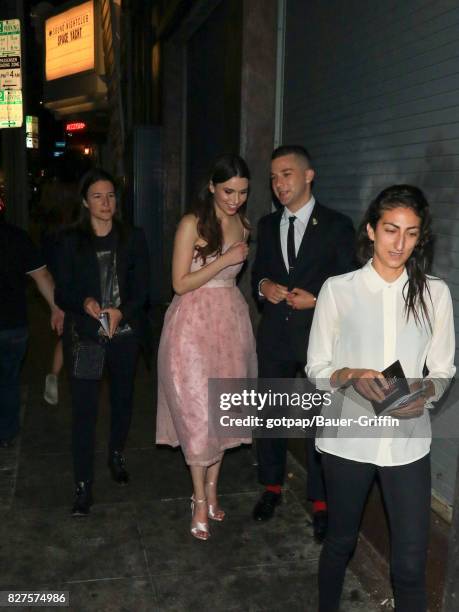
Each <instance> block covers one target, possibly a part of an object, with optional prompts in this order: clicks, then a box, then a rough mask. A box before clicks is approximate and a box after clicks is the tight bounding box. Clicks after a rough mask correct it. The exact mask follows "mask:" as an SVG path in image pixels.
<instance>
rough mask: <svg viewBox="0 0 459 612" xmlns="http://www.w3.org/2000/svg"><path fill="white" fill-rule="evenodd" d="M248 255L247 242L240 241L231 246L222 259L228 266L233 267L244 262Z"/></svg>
mask: <svg viewBox="0 0 459 612" xmlns="http://www.w3.org/2000/svg"><path fill="white" fill-rule="evenodd" d="M248 254H249V247H248V246H247V242H244V241H242V240H241V242H235V243H234V244H232V245H231V246H230V248H229V249H228V250H227V251H226V253H224V254H223V255H222V257H223V258H224V259H225V263H226V264H227V265H228V266H234V265H236V264H239V263H242V262H243V261H245V260H246V259H247V255H248Z"/></svg>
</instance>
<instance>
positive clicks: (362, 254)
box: [357, 185, 433, 327]
mask: <svg viewBox="0 0 459 612" xmlns="http://www.w3.org/2000/svg"><path fill="white" fill-rule="evenodd" d="M400 207H402V208H410V209H411V210H412V211H413V212H414V213H415V214H416V215H417V216H418V217H419V219H420V220H421V228H420V235H419V240H418V242H417V244H416V246H415V248H414V250H413V252H412V253H411V255H410V257H409V258H408V260H407V262H406V264H405V267H406V271H407V274H408V281H407V282H406V285H405V287H404V288H403V294H404V299H405V313H406V318H407V320H408V318H409V316H410V315H411V314H412V315H413V317H414V320H415V321H416V323H417V324H418V325H421V319H424V320H425V321H427V323H428V325H429V327H431V322H430V317H429V312H428V308H427V297H429V299H430V292H429V287H428V285H427V273H428V272H429V271H430V267H431V264H432V257H433V235H432V228H431V226H432V218H431V215H430V209H429V203H428V202H427V199H426V197H425V195H424V193H423V192H422V191H421V190H420V189H419V188H418V187H413V186H412V185H392V186H391V187H387V188H386V189H383V191H381V193H380V194H379V195H378V196H377V197H376V198H375V199H374V200H373V202H372V203H371V204H370V206H369V207H368V210H367V211H366V213H365V216H364V218H363V220H362V223H361V224H360V227H359V230H358V232H357V257H358V259H359V260H360V262H361V263H362V264H365V263H366V262H367V261H368V260H369V259H370V258H371V257H372V256H373V249H374V245H373V242H372V241H371V240H370V238H369V237H368V232H367V224H370V226H371V227H372V228H373V229H374V230H376V225H377V223H378V221H379V219H380V218H381V215H382V213H383V212H384V211H385V210H393V209H394V208H400Z"/></svg>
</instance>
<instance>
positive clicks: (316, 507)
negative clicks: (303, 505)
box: [312, 500, 327, 512]
mask: <svg viewBox="0 0 459 612" xmlns="http://www.w3.org/2000/svg"><path fill="white" fill-rule="evenodd" d="M323 510H325V511H326V510H327V502H325V501H322V500H315V501H313V502H312V511H313V512H321V511H323Z"/></svg>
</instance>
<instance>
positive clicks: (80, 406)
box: [69, 336, 139, 482]
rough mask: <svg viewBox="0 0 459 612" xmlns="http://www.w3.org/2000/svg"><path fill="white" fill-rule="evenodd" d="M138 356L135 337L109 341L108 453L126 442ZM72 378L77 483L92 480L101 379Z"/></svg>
mask: <svg viewBox="0 0 459 612" xmlns="http://www.w3.org/2000/svg"><path fill="white" fill-rule="evenodd" d="M138 355H139V341H138V339H137V338H135V337H134V336H125V337H122V336H121V337H115V338H114V339H113V340H112V341H111V342H109V343H108V344H107V349H106V353H105V364H106V367H107V370H108V375H109V385H110V407H111V424H110V439H109V453H111V452H113V451H122V450H123V449H124V446H125V444H126V439H127V436H128V433H129V427H130V424H131V414H132V396H133V392H134V377H135V370H136V366H137V358H138ZM69 378H70V393H71V396H72V453H73V470H74V476H75V482H80V481H82V480H84V481H87V480H89V481H92V480H93V476H94V443H95V432H96V421H97V408H98V399H99V387H100V381H98V380H80V379H76V378H74V377H73V376H72V375H70V377H69Z"/></svg>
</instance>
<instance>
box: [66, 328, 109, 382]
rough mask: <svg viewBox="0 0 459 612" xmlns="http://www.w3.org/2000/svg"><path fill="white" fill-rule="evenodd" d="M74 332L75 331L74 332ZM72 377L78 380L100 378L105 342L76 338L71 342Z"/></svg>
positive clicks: (103, 361) (102, 368)
mask: <svg viewBox="0 0 459 612" xmlns="http://www.w3.org/2000/svg"><path fill="white" fill-rule="evenodd" d="M75 333H76V332H75ZM72 349H73V350H72V352H73V372H72V373H73V377H74V378H78V379H80V380H100V379H101V378H102V373H103V371H104V363H105V342H104V343H103V344H102V342H96V341H95V340H88V339H86V340H81V339H80V338H79V337H78V340H76V339H75V340H74V341H73V342H72Z"/></svg>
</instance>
